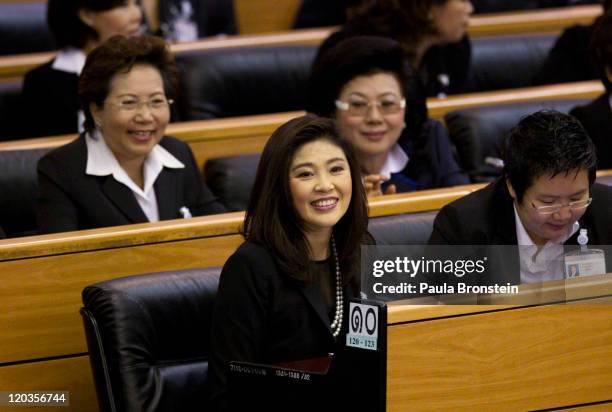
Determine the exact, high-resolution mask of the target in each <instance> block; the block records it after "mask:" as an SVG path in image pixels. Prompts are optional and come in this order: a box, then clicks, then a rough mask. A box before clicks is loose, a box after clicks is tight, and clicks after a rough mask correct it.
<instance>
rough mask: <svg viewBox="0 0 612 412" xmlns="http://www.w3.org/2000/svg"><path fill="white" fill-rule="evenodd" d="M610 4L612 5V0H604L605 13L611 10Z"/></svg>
mask: <svg viewBox="0 0 612 412" xmlns="http://www.w3.org/2000/svg"><path fill="white" fill-rule="evenodd" d="M610 6H612V0H604V2H603V9H604V13H606V12H608V11H609V10H610Z"/></svg>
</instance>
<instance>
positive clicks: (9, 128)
mask: <svg viewBox="0 0 612 412" xmlns="http://www.w3.org/2000/svg"><path fill="white" fill-rule="evenodd" d="M21 115H22V107H21V80H18V81H15V82H8V83H0V119H1V121H0V141H3V140H15V139H18V138H20V137H21V136H22V133H21V132H20V129H21V128H22V127H23V123H21V122H22V121H23V119H22V117H21ZM30 121H31V120H30Z"/></svg>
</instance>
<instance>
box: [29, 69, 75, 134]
mask: <svg viewBox="0 0 612 412" xmlns="http://www.w3.org/2000/svg"><path fill="white" fill-rule="evenodd" d="M52 64H53V61H50V62H48V63H46V64H43V65H42V66H40V67H37V68H35V69H33V70H31V71H29V72H28V73H26V75H25V78H24V80H23V91H22V104H23V109H24V112H25V113H31V115H29V116H26V115H24V116H23V117H24V118H23V119H22V130H23V135H24V137H39V136H52V135H58V134H68V133H77V132H78V115H77V112H78V110H79V107H80V106H79V98H78V84H79V77H78V76H77V75H76V74H74V73H67V72H63V71H60V70H55V69H53V68H52V67H51V65H52Z"/></svg>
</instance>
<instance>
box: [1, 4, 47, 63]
mask: <svg viewBox="0 0 612 412" xmlns="http://www.w3.org/2000/svg"><path fill="white" fill-rule="evenodd" d="M46 14H47V3H46V2H35V3H17V2H15V3H6V4H0V55H7V54H23V53H34V52H41V51H47V50H54V49H56V46H55V41H54V39H53V35H52V34H51V31H50V30H49V28H48V27H47V17H46Z"/></svg>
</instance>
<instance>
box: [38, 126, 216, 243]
mask: <svg viewBox="0 0 612 412" xmlns="http://www.w3.org/2000/svg"><path fill="white" fill-rule="evenodd" d="M159 144H160V145H161V146H162V147H164V148H165V149H166V150H168V152H170V153H171V154H172V155H173V156H174V157H176V158H177V159H178V160H180V161H181V162H182V163H183V164H184V165H185V167H184V168H182V169H169V168H164V169H163V170H162V172H161V173H160V174H159V176H158V177H157V180H156V181H155V184H154V188H155V195H156V196H157V206H158V209H159V219H160V220H168V219H176V218H180V217H182V216H181V214H180V213H179V209H180V208H181V207H183V206H186V207H188V208H189V210H190V211H191V213H192V215H193V216H198V215H206V214H213V213H223V212H225V207H224V206H223V205H222V204H220V203H218V202H217V200H216V198H215V197H214V196H213V195H212V193H211V192H210V190H209V189H208V188H207V187H206V186H204V185H203V183H202V182H201V179H200V175H199V173H198V169H197V166H196V163H195V159H194V158H193V154H192V153H191V149H189V146H187V144H185V143H184V142H181V141H180V140H178V139H175V138H172V137H164V138H162V140H161V141H160V143H159ZM86 166H87V146H86V143H85V136H84V135H81V136H80V137H79V138H78V139H77V140H75V141H73V142H71V143H69V144H67V145H65V146H62V147H60V148H58V149H55V150H53V151H52V152H50V153H48V154H47V155H45V156H44V157H43V158H42V159H40V161H39V163H38V184H39V199H38V210H37V216H38V224H39V226H40V230H41V232H42V233H51V232H63V231H70V230H80V229H92V228H98V227H106V226H117V225H127V224H130V223H144V222H147V221H148V220H147V217H146V215H145V214H144V212H143V211H142V209H141V208H140V205H139V204H138V201H137V200H136V197H135V196H134V193H133V192H132V191H131V189H129V188H128V187H127V186H125V185H124V184H123V183H120V182H118V181H116V180H115V178H114V177H113V176H112V175H109V176H91V175H87V174H85V169H86Z"/></svg>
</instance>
